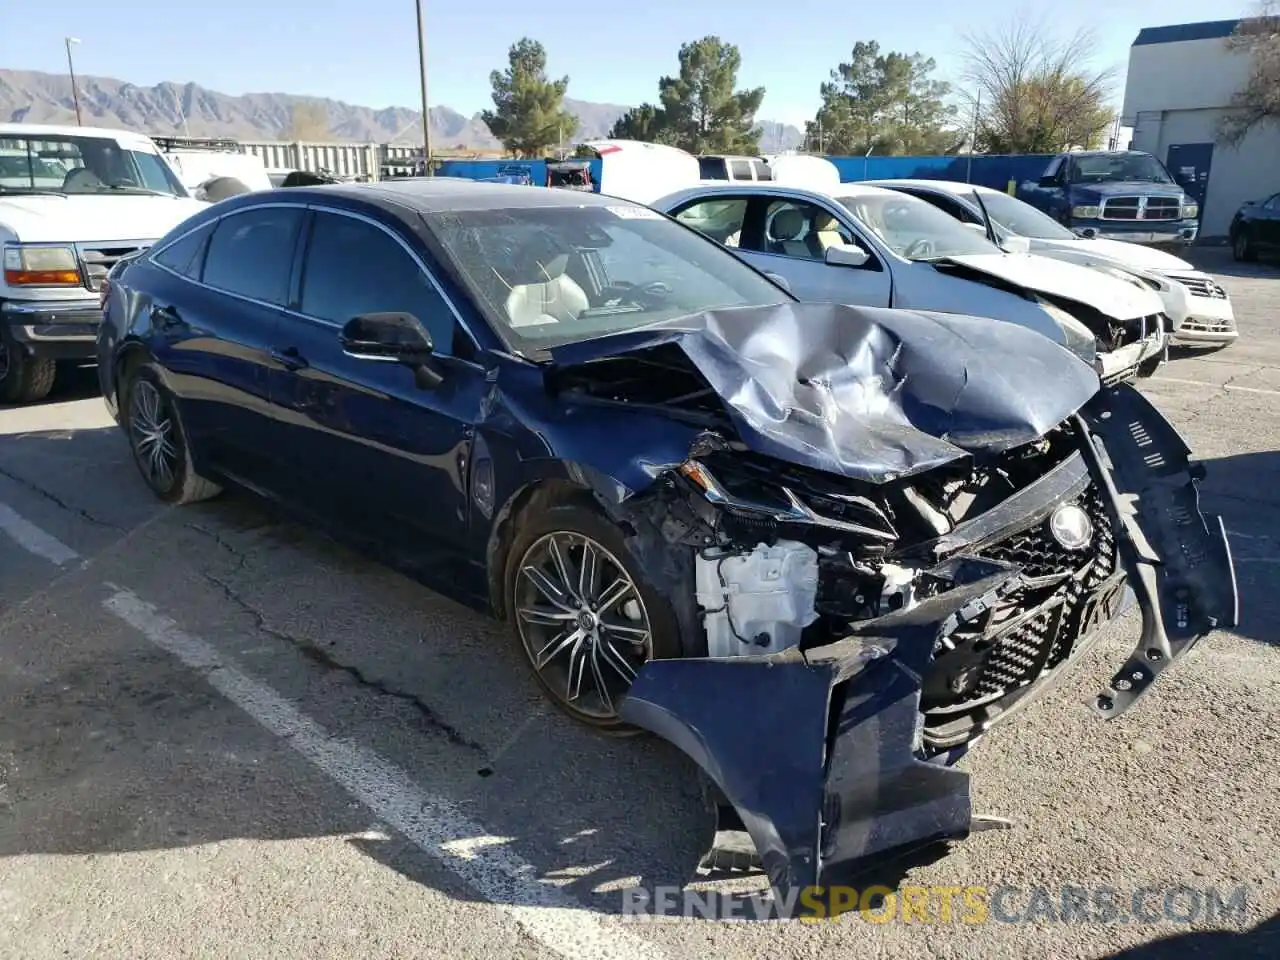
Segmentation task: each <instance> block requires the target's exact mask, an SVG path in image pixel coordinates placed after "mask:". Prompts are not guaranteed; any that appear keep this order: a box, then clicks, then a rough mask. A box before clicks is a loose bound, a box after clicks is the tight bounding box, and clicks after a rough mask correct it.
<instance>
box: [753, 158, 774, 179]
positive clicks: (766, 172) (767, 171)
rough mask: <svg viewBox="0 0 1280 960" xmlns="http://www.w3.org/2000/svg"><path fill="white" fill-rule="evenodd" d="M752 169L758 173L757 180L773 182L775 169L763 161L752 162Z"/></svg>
mask: <svg viewBox="0 0 1280 960" xmlns="http://www.w3.org/2000/svg"><path fill="white" fill-rule="evenodd" d="M751 168H752V169H753V170H755V172H756V179H757V180H772V179H773V169H772V168H771V167H770V166H769V164H767V163H766V162H765V161H763V160H752V161H751Z"/></svg>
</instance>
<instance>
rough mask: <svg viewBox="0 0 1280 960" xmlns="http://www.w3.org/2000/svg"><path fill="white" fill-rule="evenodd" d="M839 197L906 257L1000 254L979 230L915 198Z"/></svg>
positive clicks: (898, 195) (897, 195) (891, 195)
mask: <svg viewBox="0 0 1280 960" xmlns="http://www.w3.org/2000/svg"><path fill="white" fill-rule="evenodd" d="M838 199H839V201H840V203H841V204H843V205H844V207H845V209H846V210H848V211H849V212H850V213H852V214H853V215H854V216H855V217H857V218H858V220H859V222H861V224H862V225H863V226H865V227H866V228H867V229H868V230H870V231H871V232H872V233H874V234H875V235H876V236H877V237H879V238H880V239H881V241H883V243H884V245H885V246H887V247H888V248H889V249H890V250H892V251H893V252H894V253H896V254H897V255H898V256H900V257H903V258H905V259H907V260H938V259H941V258H943V257H962V256H967V255H973V254H980V253H1000V248H999V247H997V246H995V244H993V243H991V241H989V240H988V239H987V238H986V237H985V236H983V235H982V234H981V233H980V232H977V231H975V230H973V229H972V228H970V227H966V226H965V225H964V224H962V223H961V222H960V221H959V220H957V219H955V218H954V217H952V216H951V215H950V214H947V213H943V212H942V211H941V210H939V209H938V208H937V207H935V206H934V205H933V204H931V203H928V202H926V201H924V200H921V199H919V198H918V197H912V196H908V195H907V194H905V193H889V192H887V191H886V192H885V193H884V194H879V193H874V194H870V193H869V194H863V195H862V196H857V197H839V198H838Z"/></svg>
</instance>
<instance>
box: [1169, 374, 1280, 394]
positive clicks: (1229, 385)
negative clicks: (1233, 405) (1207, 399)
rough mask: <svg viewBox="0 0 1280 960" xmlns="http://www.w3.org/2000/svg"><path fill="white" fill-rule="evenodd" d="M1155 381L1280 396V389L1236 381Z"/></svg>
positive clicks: (1172, 379) (1171, 378)
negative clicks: (1269, 388) (1241, 384)
mask: <svg viewBox="0 0 1280 960" xmlns="http://www.w3.org/2000/svg"><path fill="white" fill-rule="evenodd" d="M1151 382H1153V383H1183V384H1186V385H1187V386H1189V387H1209V388H1210V389H1211V390H1230V391H1232V392H1237V393H1261V394H1264V395H1266V396H1268V397H1280V390H1267V389H1265V388H1263V387H1237V386H1236V385H1235V384H1234V383H1208V382H1206V381H1204V380H1179V379H1178V378H1177V377H1152V378H1151Z"/></svg>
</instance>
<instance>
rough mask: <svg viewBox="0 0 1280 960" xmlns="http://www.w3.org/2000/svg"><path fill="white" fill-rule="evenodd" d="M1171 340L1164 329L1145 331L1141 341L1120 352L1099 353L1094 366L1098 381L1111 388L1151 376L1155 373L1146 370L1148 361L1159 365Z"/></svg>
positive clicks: (1123, 348) (1122, 348)
mask: <svg viewBox="0 0 1280 960" xmlns="http://www.w3.org/2000/svg"><path fill="white" fill-rule="evenodd" d="M1153 325H1154V324H1153ZM1169 338H1170V333H1169V331H1168V330H1165V329H1163V328H1161V329H1157V330H1154V331H1148V330H1143V331H1142V335H1141V339H1139V340H1136V341H1134V342H1133V343H1130V344H1127V345H1126V346H1123V347H1121V348H1120V349H1119V350H1108V351H1107V352H1106V353H1102V352H1099V353H1098V358H1097V361H1096V362H1095V364H1094V368H1095V369H1096V370H1097V371H1098V379H1099V380H1101V381H1102V382H1103V384H1105V385H1107V386H1110V385H1111V384H1116V383H1121V382H1123V381H1125V380H1132V379H1133V378H1134V377H1137V376H1141V375H1149V374H1150V373H1151V372H1153V371H1152V370H1150V369H1146V365H1147V364H1148V361H1153V360H1154V361H1156V362H1157V363H1158V362H1159V361H1160V360H1161V359H1162V358H1163V357H1164V354H1165V350H1166V348H1167V347H1168V345H1169ZM1144 369H1145V374H1144Z"/></svg>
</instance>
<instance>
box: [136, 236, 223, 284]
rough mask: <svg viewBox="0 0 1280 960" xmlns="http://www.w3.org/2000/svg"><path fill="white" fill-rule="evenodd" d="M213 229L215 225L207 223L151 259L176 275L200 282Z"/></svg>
mask: <svg viewBox="0 0 1280 960" xmlns="http://www.w3.org/2000/svg"><path fill="white" fill-rule="evenodd" d="M213 228H214V224H212V223H207V224H205V225H204V226H203V227H200V228H198V229H196V230H193V231H192V232H191V233H188V234H187V235H186V236H185V237H181V238H179V239H178V240H175V241H174V242H173V243H171V244H169V245H168V246H167V247H165V248H164V249H163V250H161V251H160V252H158V253H157V254H155V256H153V257H152V258H151V259H152V260H154V261H155V262H156V263H158V264H160V266H162V267H167V268H168V269H170V270H172V271H173V272H174V273H180V274H182V275H183V276H184V277H190V278H191V279H192V280H199V279H200V266H201V264H202V262H203V260H204V257H203V254H204V248H205V244H206V243H208V241H209V235H210V234H212V233H213Z"/></svg>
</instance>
